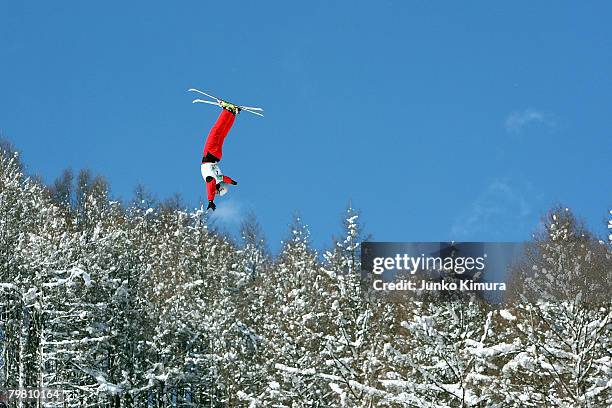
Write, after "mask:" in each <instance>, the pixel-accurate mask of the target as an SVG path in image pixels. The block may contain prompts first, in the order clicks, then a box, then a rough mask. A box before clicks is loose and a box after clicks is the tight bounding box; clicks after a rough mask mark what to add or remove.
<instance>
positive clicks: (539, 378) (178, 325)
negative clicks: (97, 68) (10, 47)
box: [0, 153, 612, 408]
mask: <svg viewBox="0 0 612 408" xmlns="http://www.w3.org/2000/svg"><path fill="white" fill-rule="evenodd" d="M69 178H70V177H69V176H66V179H69ZM68 181H69V180H68ZM69 184H70V183H56V185H55V186H54V187H53V188H46V187H44V186H43V185H41V184H40V183H38V182H35V181H33V180H31V179H28V178H27V177H26V176H25V175H24V174H23V170H22V168H21V166H20V165H19V162H18V158H17V156H15V155H13V154H8V153H3V154H2V155H1V156H0V352H1V356H2V359H1V361H0V367H1V370H0V388H2V387H4V388H17V387H49V388H62V389H67V390H71V391H72V393H71V398H70V400H69V403H67V404H66V406H68V407H86V406H109V407H124V406H125V407H136V406H138V407H143V406H155V407H162V406H163V407H166V406H168V407H169V406H198V407H209V406H210V407H237V406H241V407H242V406H244V407H247V406H248V407H374V406H379V407H420V408H424V407H536V406H537V407H607V406H610V404H611V403H612V394H611V388H612V363H611V351H610V350H612V344H611V340H612V337H611V335H610V329H611V327H612V323H611V321H610V319H611V318H612V315H611V312H610V310H611V309H610V304H609V302H608V303H607V304H606V303H604V304H601V305H593V304H585V303H583V302H579V301H578V300H576V298H575V297H574V298H573V299H571V300H568V301H565V302H548V303H518V304H513V305H508V306H507V307H505V308H503V309H500V308H493V307H491V306H488V305H485V304H479V303H467V302H452V303H450V302H447V303H442V302H440V303H432V302H428V303H417V302H390V301H389V300H388V299H387V298H385V297H380V296H374V295H372V294H370V293H363V292H362V288H361V286H360V281H359V242H360V240H362V236H361V231H360V228H359V222H358V215H357V213H355V211H354V210H352V209H350V208H349V209H348V211H347V213H346V214H345V217H344V218H345V221H344V231H343V232H342V235H341V237H340V238H339V239H337V240H336V241H335V242H334V244H333V246H332V248H331V249H330V250H328V251H326V252H324V253H323V254H320V255H319V254H317V252H315V251H314V250H313V249H312V248H311V247H310V246H309V238H308V229H307V228H306V226H305V225H304V224H303V223H302V222H301V220H300V219H299V218H296V219H295V221H294V224H293V225H292V226H291V228H290V231H289V237H288V238H287V240H286V241H285V242H284V244H283V248H282V251H281V253H280V254H279V255H278V257H276V258H274V259H273V258H271V257H270V256H269V255H268V252H267V250H266V247H265V243H264V241H263V238H262V236H261V233H260V232H259V230H258V227H257V224H256V223H255V222H253V221H251V222H247V223H246V224H245V226H244V228H243V238H244V239H243V241H242V242H239V243H235V242H232V241H231V240H230V239H228V238H226V237H224V236H222V235H221V234H218V233H216V232H214V231H212V230H211V229H209V228H208V227H207V219H206V215H205V213H204V212H203V211H202V210H198V211H193V212H186V211H184V210H181V209H180V208H178V207H176V206H171V205H156V206H153V208H149V207H150V206H149V205H148V204H147V202H146V200H145V199H144V197H140V199H139V200H136V204H133V205H131V206H129V207H128V208H125V207H124V206H122V205H120V204H119V203H117V202H113V201H110V200H109V198H108V194H107V187H106V185H105V183H104V182H103V181H102V180H101V179H95V178H91V177H90V176H88V175H87V174H86V173H83V174H81V176H80V180H79V182H78V186H79V188H77V191H76V196H74V194H73V193H70V191H69V190H68V189H67V188H66V186H67V185H69ZM71 196H72V198H70V197H71ZM563 219H564V220H565V218H563ZM555 222H556V221H555V220H552V219H551V223H549V224H548V228H549V229H548V231H549V232H550V234H549V239H548V240H547V239H546V238H544V241H545V242H546V245H553V244H554V245H563V243H564V242H568V241H571V240H572V239H573V238H575V236H576V234H575V233H574V232H575V231H573V230H572V228H573V227H572V228H569V229H568V228H565V227H566V225H565V224H563V225H557V224H556V223H555ZM559 228H561V229H562V232H561V233H559V234H557V231H559ZM554 234H557V235H554ZM553 235H554V236H553ZM600 245H602V246H603V247H605V248H606V249H605V254H606V256H605V257H604V259H607V263H603V264H602V266H601V268H602V269H601V279H602V280H604V279H610V271H611V270H612V268H610V246H609V243H601V244H600ZM587 252H588V251H587ZM557 255H558V258H554V257H553V256H552V255H550V254H549V255H548V256H547V257H546V259H545V261H544V263H549V264H554V265H555V266H556V268H557V272H559V273H563V265H562V264H555V262H556V261H555V259H561V258H562V257H561V255H560V254H559V253H557ZM589 257H590V255H589V254H588V253H585V254H584V257H582V258H580V259H579V260H575V263H574V264H572V268H573V269H572V273H577V271H576V268H577V267H578V268H579V267H580V265H585V263H588V262H589V260H590V258H589ZM606 257H607V258H606ZM577 265H578V266H577ZM538 267H543V266H542V265H541V264H540V265H539V266H538ZM530 278H533V279H535V277H534V276H531V277H530ZM609 282H610V280H608V283H609Z"/></svg>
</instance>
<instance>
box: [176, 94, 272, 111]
mask: <svg viewBox="0 0 612 408" xmlns="http://www.w3.org/2000/svg"><path fill="white" fill-rule="evenodd" d="M187 91H188V92H197V93H199V94H201V95H204V96H207V97H209V98H210V99H214V101H206V100H204V99H194V100H193V101H192V103H207V104H209V105H216V106H221V101H223V99H221V98H217V97H216V96H214V95H211V94H208V93H206V92H203V91H200V90H199V89H196V88H189V89H188V90H187ZM225 102H227V101H225ZM230 103H231V102H230ZM236 106H237V107H239V108H240V109H241V110H243V111H245V112H249V113H252V114H253V115H257V116H263V114H262V113H260V112H263V109H262V108H257V107H254V106H242V105H236Z"/></svg>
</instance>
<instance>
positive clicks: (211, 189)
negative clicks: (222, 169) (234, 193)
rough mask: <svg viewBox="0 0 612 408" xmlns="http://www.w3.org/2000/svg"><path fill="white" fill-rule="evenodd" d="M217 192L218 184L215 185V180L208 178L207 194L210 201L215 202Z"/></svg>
mask: <svg viewBox="0 0 612 408" xmlns="http://www.w3.org/2000/svg"><path fill="white" fill-rule="evenodd" d="M209 178H210V180H209ZM216 192H217V183H215V179H214V178H212V177H206V194H207V195H208V201H213V200H214V199H215V193H216Z"/></svg>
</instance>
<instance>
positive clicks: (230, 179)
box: [223, 175, 238, 186]
mask: <svg viewBox="0 0 612 408" xmlns="http://www.w3.org/2000/svg"><path fill="white" fill-rule="evenodd" d="M223 182H225V183H227V184H232V185H234V186H235V185H236V184H238V183H237V182H236V181H235V180H232V178H231V177H228V176H225V175H224V176H223Z"/></svg>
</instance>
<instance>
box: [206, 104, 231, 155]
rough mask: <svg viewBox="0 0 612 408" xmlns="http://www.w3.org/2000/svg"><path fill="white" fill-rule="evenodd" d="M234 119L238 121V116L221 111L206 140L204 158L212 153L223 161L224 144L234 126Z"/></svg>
mask: <svg viewBox="0 0 612 408" xmlns="http://www.w3.org/2000/svg"><path fill="white" fill-rule="evenodd" d="M234 119H236V115H234V114H233V113H231V112H230V111H228V110H226V109H223V110H222V111H221V114H220V115H219V118H218V119H217V122H216V123H215V125H214V126H213V127H212V129H210V133H209V134H208V138H206V144H205V145H204V155H203V157H206V155H207V154H208V153H210V154H212V155H213V156H215V157H216V158H217V159H219V160H221V156H223V142H224V141H225V137H226V136H227V134H228V133H229V131H230V129H231V128H232V125H233V124H234Z"/></svg>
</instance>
